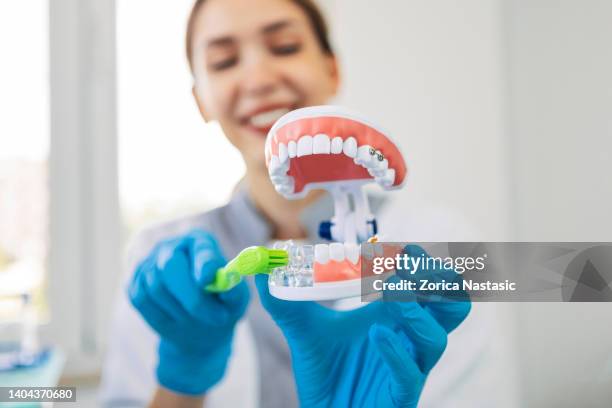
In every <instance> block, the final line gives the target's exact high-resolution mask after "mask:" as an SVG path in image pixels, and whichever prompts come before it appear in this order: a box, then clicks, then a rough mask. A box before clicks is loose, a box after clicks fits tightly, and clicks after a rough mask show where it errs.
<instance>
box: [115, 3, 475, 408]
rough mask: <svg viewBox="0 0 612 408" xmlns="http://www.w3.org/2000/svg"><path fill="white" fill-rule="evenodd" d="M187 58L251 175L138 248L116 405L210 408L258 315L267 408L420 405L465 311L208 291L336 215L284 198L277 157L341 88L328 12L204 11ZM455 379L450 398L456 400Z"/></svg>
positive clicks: (125, 309) (118, 362)
mask: <svg viewBox="0 0 612 408" xmlns="http://www.w3.org/2000/svg"><path fill="white" fill-rule="evenodd" d="M187 55H188V58H189V63H190V67H191V69H192V73H193V76H194V88H193V95H194V97H195V100H196V102H197V104H198V107H199V109H200V112H201V114H202V117H203V118H204V119H205V120H207V121H209V120H216V121H218V122H219V123H220V125H221V127H222V128H223V131H224V133H225V135H226V137H227V138H228V139H229V140H230V142H231V143H232V144H233V145H234V146H235V147H236V148H237V149H238V150H239V151H240V153H241V154H242V157H243V159H244V162H245V164H246V169H247V170H246V175H245V178H244V180H243V182H242V183H241V184H240V185H239V186H238V187H237V190H236V193H235V195H234V197H233V198H232V200H231V201H230V203H228V204H227V205H226V206H223V207H220V208H217V209H215V210H213V211H210V212H208V213H205V214H199V215H195V216H192V217H188V218H184V219H180V220H176V221H173V222H170V223H167V224H164V225H161V226H157V227H154V228H151V229H149V230H147V231H145V232H143V233H141V234H140V235H139V237H138V239H137V240H136V242H135V244H134V245H133V246H132V249H131V253H130V259H131V264H130V268H129V271H128V272H129V274H130V285H129V301H130V302H131V303H132V305H133V306H134V308H135V309H136V310H135V309H134V308H132V307H131V306H130V305H129V304H128V301H127V300H126V299H125V295H123V297H122V298H121V300H120V302H119V305H118V307H117V312H116V318H115V322H114V331H113V332H114V336H113V339H112V341H111V345H110V350H109V355H108V360H107V365H106V369H105V376H104V381H103V398H104V401H105V402H106V403H107V404H108V405H113V404H114V405H117V406H125V405H129V404H133V405H142V404H145V403H146V402H147V401H151V400H152V401H153V402H152V405H153V406H194V407H195V406H202V404H203V400H204V398H205V396H207V397H206V400H207V401H210V400H209V398H208V397H209V396H213V395H214V393H215V389H216V388H215V389H213V387H215V386H216V385H217V384H219V383H220V382H222V379H223V378H224V377H225V376H226V369H227V365H228V361H229V359H230V356H232V355H233V354H235V353H237V352H240V350H239V348H237V349H236V350H232V347H231V345H232V340H233V338H234V333H235V327H236V323H237V322H238V321H239V320H240V319H241V318H242V317H243V316H246V317H247V319H248V322H249V326H250V328H251V331H252V333H253V336H254V339H255V345H256V347H257V352H258V357H259V359H258V365H259V375H256V376H255V378H247V379H246V380H247V381H251V380H253V381H256V380H259V387H258V394H259V403H260V405H261V406H265V407H289V406H295V405H296V403H297V401H298V400H299V401H300V402H301V403H302V405H305V406H312V405H321V406H330V405H340V406H374V405H376V406H391V405H397V406H415V405H416V402H417V401H418V399H419V397H420V393H421V390H422V388H423V385H424V382H425V378H426V376H427V374H428V372H429V370H430V369H431V368H432V367H433V365H434V364H435V363H436V362H437V361H438V359H439V358H440V355H441V353H442V351H443V350H444V347H445V345H446V339H447V338H446V335H447V333H448V332H449V331H451V330H452V329H454V328H455V327H456V326H457V325H458V324H459V323H460V322H461V321H462V320H463V318H464V317H465V316H466V314H467V310H468V309H469V307H466V305H465V304H463V305H460V306H459V309H455V310H445V309H444V308H441V307H440V308H436V307H432V308H428V309H425V308H421V307H420V306H419V305H418V304H416V303H405V304H392V303H389V304H385V305H384V306H383V305H382V303H381V304H375V305H374V307H366V308H361V309H357V310H352V311H350V312H335V311H332V310H330V309H325V308H323V307H322V306H320V305H317V304H313V303H309V302H283V301H280V300H277V299H274V298H272V297H270V295H269V293H268V291H267V283H266V281H265V279H264V280H258V282H257V292H258V293H259V298H260V299H261V302H260V300H259V299H258V296H255V293H254V292H255V291H254V290H251V291H249V287H248V285H247V283H246V282H243V283H241V284H240V285H238V286H237V287H236V288H234V289H232V290H231V291H230V292H227V293H225V294H220V295H210V294H206V293H205V292H204V291H203V290H202V289H201V288H202V287H203V286H205V285H206V284H207V283H208V282H210V281H211V279H212V276H213V274H214V271H215V270H216V269H217V268H218V267H220V266H222V265H223V264H224V263H225V258H224V257H223V255H225V256H226V257H227V258H231V257H233V256H234V255H235V254H237V252H238V251H240V250H241V249H243V248H244V247H247V246H250V245H258V244H259V245H261V244H267V243H269V242H270V241H271V240H284V239H289V238H292V239H300V238H307V239H315V237H314V236H313V234H312V231H313V229H314V228H313V227H314V224H313V223H312V222H309V221H308V219H309V217H308V214H312V212H313V211H317V209H318V208H320V207H322V205H321V203H322V202H324V200H323V199H322V193H321V192H311V193H310V194H309V195H308V196H307V197H306V198H304V199H302V200H298V201H287V200H285V199H284V198H282V197H281V196H280V195H278V194H277V193H276V192H275V190H274V188H273V186H272V184H271V182H270V181H269V176H268V173H267V170H266V167H265V162H264V155H263V151H264V139H265V136H266V134H267V132H268V130H269V129H270V128H271V126H272V124H273V123H274V122H275V121H276V119H278V118H279V117H280V116H281V115H283V114H284V113H286V112H288V111H290V110H293V109H296V108H299V107H304V106H311V105H320V104H325V103H326V102H327V101H329V100H330V99H331V98H333V97H334V95H335V94H336V92H337V90H338V87H339V85H340V74H339V69H338V64H337V61H336V58H335V55H334V52H333V50H332V47H331V45H330V43H329V40H328V36H327V30H326V26H325V22H324V20H323V18H322V16H321V14H320V12H319V10H318V9H317V8H316V7H315V5H314V4H313V3H312V2H311V1H308V0H198V1H196V2H195V5H194V7H193V10H192V13H191V16H190V18H189V23H188V29H187ZM228 165H231V163H230V164H228ZM220 171H222V169H220ZM211 176H214V175H211ZM311 218H313V217H311ZM321 219H324V217H323V216H320V217H317V218H316V220H317V221H319V220H321ZM222 254H223V255H222ZM252 283H253V282H250V283H249V284H252ZM250 292H253V293H252V295H250ZM296 316H298V318H296ZM144 321H146V323H147V324H145V323H144ZM339 322H343V323H342V324H338V323H339ZM382 323H386V324H382ZM389 327H395V330H390V329H389ZM279 328H280V330H279ZM339 328H342V330H343V331H341V332H338V330H339ZM151 329H153V330H151ZM322 338H326V339H327V340H326V341H324V342H322V341H321V339H322ZM158 341H159V347H157V342H158ZM409 348H412V349H413V350H412V351H410V350H409ZM411 353H412V354H411ZM467 355H470V354H469V353H467ZM417 361H418V362H417ZM291 363H293V370H292V368H291ZM465 364H466V365H468V366H469V365H471V364H472V362H471V361H466V362H465ZM230 371H231V370H230ZM153 372H155V374H156V375H155V376H154V375H153ZM241 374H242V375H243V376H244V375H245V374H244V373H241ZM155 377H156V378H155ZM444 381H445V380H442V381H439V384H438V387H439V388H438V389H440V387H441V388H445V387H446V388H447V389H448V384H444ZM156 384H157V385H156ZM296 386H297V387H296ZM154 388H156V389H155V390H154ZM296 388H297V392H296ZM213 399H214V398H213Z"/></svg>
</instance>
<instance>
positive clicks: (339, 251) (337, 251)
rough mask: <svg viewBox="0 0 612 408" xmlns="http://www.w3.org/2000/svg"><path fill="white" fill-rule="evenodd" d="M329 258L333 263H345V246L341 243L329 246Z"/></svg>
mask: <svg viewBox="0 0 612 408" xmlns="http://www.w3.org/2000/svg"><path fill="white" fill-rule="evenodd" d="M329 257H330V258H331V260H332V261H338V262H342V261H344V245H342V244H341V243H339V242H334V243H331V244H329Z"/></svg>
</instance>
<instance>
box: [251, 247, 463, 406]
mask: <svg viewBox="0 0 612 408" xmlns="http://www.w3.org/2000/svg"><path fill="white" fill-rule="evenodd" d="M407 249H408V248H407ZM393 279H399V278H397V277H393ZM256 283H257V288H258V291H259V294H260V298H261V300H262V303H263V305H264V307H265V308H266V309H267V310H268V312H269V313H270V314H271V315H272V317H273V319H274V320H275V321H276V323H277V324H278V325H279V326H280V328H281V330H282V331H283V333H284V335H285V337H286V339H287V342H288V344H289V348H290V350H291V357H292V363H293V370H294V374H295V380H296V384H297V390H298V397H299V400H300V404H301V406H304V407H329V406H339V407H348V406H351V407H416V406H417V403H418V401H419V397H420V395H421V391H422V389H423V386H424V385H425V380H426V378H427V375H428V373H429V372H430V370H431V369H432V368H433V367H434V365H435V364H436V363H437V361H438V360H439V358H440V357H441V355H442V353H443V351H444V349H445V348H446V342H447V334H448V333H449V332H450V331H451V330H453V329H454V328H456V327H457V326H458V325H459V324H460V323H461V322H462V321H463V320H464V319H465V317H466V316H467V314H468V312H469V310H470V303H469V301H466V302H452V303H442V302H440V303H429V304H420V303H418V302H416V301H412V302H408V301H407V300H409V299H410V297H412V299H413V300H414V299H415V295H414V294H412V293H403V294H402V296H403V301H402V302H394V301H384V302H382V301H377V302H373V303H370V304H368V305H366V306H364V307H362V308H360V309H355V310H350V311H335V310H331V309H328V308H326V307H324V306H321V305H319V304H317V303H315V302H290V301H283V300H280V299H277V298H274V297H272V296H271V295H270V293H269V291H268V283H267V277H266V276H257V277H256ZM384 295H385V296H386V295H387V294H386V293H385V294H384Z"/></svg>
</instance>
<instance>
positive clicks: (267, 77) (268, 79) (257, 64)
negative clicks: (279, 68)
mask: <svg viewBox="0 0 612 408" xmlns="http://www.w3.org/2000/svg"><path fill="white" fill-rule="evenodd" d="M278 82H279V78H278V73H277V72H276V71H275V69H274V67H273V66H272V64H271V63H270V61H269V60H268V59H267V58H265V57H255V58H253V59H252V60H251V61H249V62H248V64H246V69H245V71H244V78H243V80H242V88H243V91H244V92H245V93H246V94H248V95H251V96H265V95H268V94H270V93H273V92H274V91H275V89H276V87H277V86H278Z"/></svg>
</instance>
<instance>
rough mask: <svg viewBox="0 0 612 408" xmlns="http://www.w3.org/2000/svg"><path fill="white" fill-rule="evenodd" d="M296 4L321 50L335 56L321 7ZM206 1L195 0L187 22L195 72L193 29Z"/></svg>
mask: <svg viewBox="0 0 612 408" xmlns="http://www.w3.org/2000/svg"><path fill="white" fill-rule="evenodd" d="M291 1H292V2H293V3H294V4H296V5H297V6H298V7H300V8H301V9H302V10H303V11H304V13H306V17H308V20H309V21H310V24H311V26H312V29H313V30H314V33H315V36H316V37H317V41H318V42H319V45H320V46H321V49H322V50H323V52H324V53H326V54H328V55H334V51H333V49H332V46H331V43H330V42H329V32H328V29H327V22H326V21H325V17H323V13H321V10H320V9H319V7H318V6H317V5H316V4H315V3H314V1H312V0H291ZM205 2H206V0H195V2H194V3H193V7H192V8H191V13H190V14H189V19H188V20H187V35H186V37H185V51H186V52H187V61H189V68H191V70H193V61H192V55H191V50H192V45H193V29H194V27H193V26H194V24H195V19H196V17H197V15H198V12H199V11H200V9H201V8H202V5H204V3H205Z"/></svg>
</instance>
